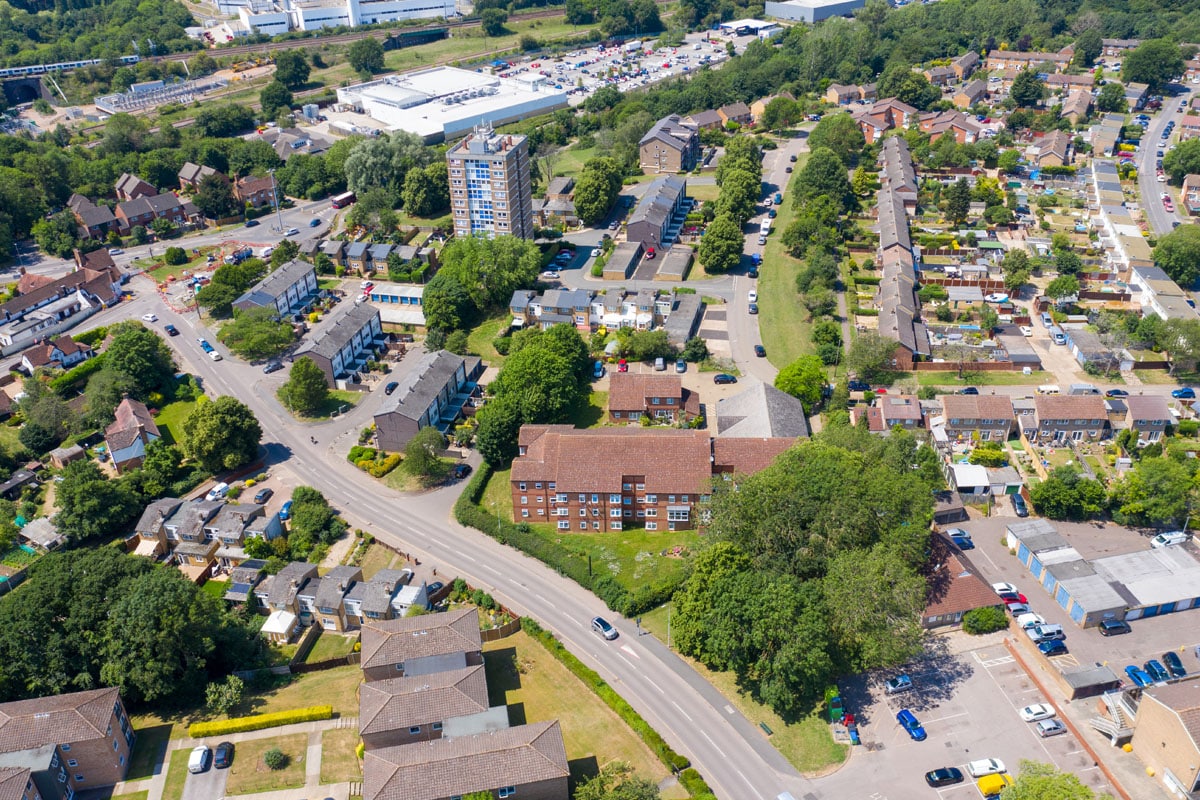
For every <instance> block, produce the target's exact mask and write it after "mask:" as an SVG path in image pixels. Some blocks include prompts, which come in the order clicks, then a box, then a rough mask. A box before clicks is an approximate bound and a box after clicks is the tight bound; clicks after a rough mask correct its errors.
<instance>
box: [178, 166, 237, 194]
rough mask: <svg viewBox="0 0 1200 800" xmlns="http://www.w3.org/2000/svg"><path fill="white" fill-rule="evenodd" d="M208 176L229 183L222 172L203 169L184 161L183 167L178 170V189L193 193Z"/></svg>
mask: <svg viewBox="0 0 1200 800" xmlns="http://www.w3.org/2000/svg"><path fill="white" fill-rule="evenodd" d="M210 175H216V176H218V177H219V178H221V179H222V180H224V181H226V182H228V181H229V179H228V178H226V177H225V173H223V172H218V171H217V170H215V169H213V168H212V167H204V166H201V165H199V164H193V163H192V162H191V161H185V162H184V164H183V166H182V167H180V168H179V188H180V190H181V191H193V192H194V191H195V190H197V189H199V188H200V184H201V183H202V182H203V181H204V179H205V178H207V177H208V176H210Z"/></svg>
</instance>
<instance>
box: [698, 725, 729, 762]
mask: <svg viewBox="0 0 1200 800" xmlns="http://www.w3.org/2000/svg"><path fill="white" fill-rule="evenodd" d="M700 735H701V736H703V737H704V738H705V739H708V743H709V744H711V745H712V746H713V748H714V749H715V750H716V751H717V752H718V753H720V754H721V757H722V758H724V757H725V751H724V750H722V749H721V748H720V747H718V746H717V743H716V742H714V741H713V738H712V737H711V736H709V735H708V734H707V733H706V732H704V731H700Z"/></svg>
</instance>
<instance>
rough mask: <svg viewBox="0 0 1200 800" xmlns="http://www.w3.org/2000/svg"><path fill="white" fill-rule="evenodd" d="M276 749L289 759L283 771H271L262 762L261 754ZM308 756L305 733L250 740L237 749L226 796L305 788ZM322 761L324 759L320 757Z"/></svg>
mask: <svg viewBox="0 0 1200 800" xmlns="http://www.w3.org/2000/svg"><path fill="white" fill-rule="evenodd" d="M275 747H277V748H279V749H280V750H281V751H283V754H284V755H286V756H287V757H288V761H287V766H285V767H284V768H283V769H274V770H273V769H271V768H269V767H268V766H267V765H266V763H264V762H263V754H264V753H266V752H267V751H268V750H270V749H272V748H275ZM307 755H308V734H304V733H298V734H296V735H294V736H274V737H271V738H269V739H250V740H248V741H245V742H241V743H239V744H238V746H237V752H236V754H235V756H234V759H233V764H232V765H231V766H230V767H229V777H228V778H227V780H226V782H225V794H226V795H236V794H257V793H259V792H271V791H277V790H279V789H297V788H299V787H301V786H303V785H304V759H305V756H307ZM322 760H323V757H322Z"/></svg>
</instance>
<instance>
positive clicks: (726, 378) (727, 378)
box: [713, 372, 737, 384]
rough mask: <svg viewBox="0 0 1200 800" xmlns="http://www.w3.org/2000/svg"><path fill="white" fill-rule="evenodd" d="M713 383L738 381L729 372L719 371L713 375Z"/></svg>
mask: <svg viewBox="0 0 1200 800" xmlns="http://www.w3.org/2000/svg"><path fill="white" fill-rule="evenodd" d="M713 383H717V384H720V383H737V378H736V377H734V376H733V375H730V374H729V373H728V372H718V373H717V374H716V375H713Z"/></svg>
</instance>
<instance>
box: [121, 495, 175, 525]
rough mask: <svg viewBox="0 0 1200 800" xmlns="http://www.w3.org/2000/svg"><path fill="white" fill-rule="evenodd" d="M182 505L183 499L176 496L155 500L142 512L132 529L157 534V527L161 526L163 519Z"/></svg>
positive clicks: (167, 517) (168, 517)
mask: <svg viewBox="0 0 1200 800" xmlns="http://www.w3.org/2000/svg"><path fill="white" fill-rule="evenodd" d="M181 505H183V501H182V500H180V499H179V498H177V497H164V498H162V499H161V500H155V501H154V502H153V503H151V504H150V505H148V506H146V509H145V510H144V511H143V512H142V516H141V517H140V518H138V521H137V525H135V526H134V528H133V529H134V531H136V532H137V533H146V534H157V533H158V529H159V528H160V527H161V526H162V523H163V521H165V520H167V519H170V518H171V515H173V514H174V513H175V512H176V511H178V510H179V507H180V506H181Z"/></svg>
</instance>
